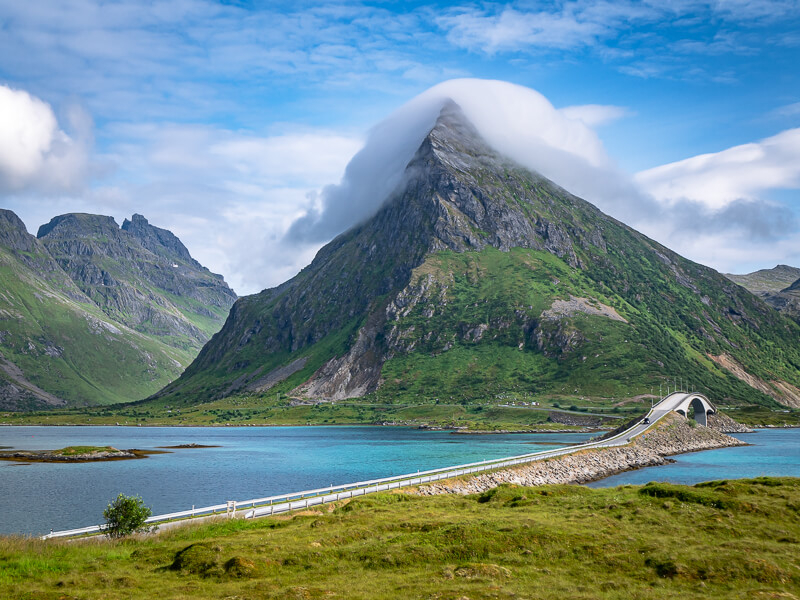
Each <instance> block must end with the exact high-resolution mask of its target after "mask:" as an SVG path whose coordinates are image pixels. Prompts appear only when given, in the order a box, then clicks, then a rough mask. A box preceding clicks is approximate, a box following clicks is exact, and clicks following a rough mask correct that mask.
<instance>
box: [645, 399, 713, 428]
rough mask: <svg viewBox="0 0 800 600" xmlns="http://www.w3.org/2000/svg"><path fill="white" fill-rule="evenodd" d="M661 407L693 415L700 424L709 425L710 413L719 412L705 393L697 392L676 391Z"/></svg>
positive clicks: (684, 414) (685, 414) (686, 415)
mask: <svg viewBox="0 0 800 600" xmlns="http://www.w3.org/2000/svg"><path fill="white" fill-rule="evenodd" d="M659 408H661V409H666V410H669V411H672V412H676V413H679V414H681V415H683V416H684V417H692V418H693V419H694V420H695V421H697V424H698V425H702V426H703V427H707V426H708V415H713V414H715V413H716V412H717V407H716V406H714V405H713V404H711V401H710V400H709V399H708V398H706V397H705V396H704V395H703V394H699V393H697V392H675V393H672V394H670V395H669V396H668V397H667V398H666V399H665V400H664V402H663V403H662V404H660V405H659Z"/></svg>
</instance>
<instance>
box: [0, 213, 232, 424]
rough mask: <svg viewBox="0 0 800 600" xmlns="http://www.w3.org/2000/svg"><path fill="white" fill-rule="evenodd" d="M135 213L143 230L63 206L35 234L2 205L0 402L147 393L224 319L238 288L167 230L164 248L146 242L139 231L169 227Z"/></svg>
mask: <svg viewBox="0 0 800 600" xmlns="http://www.w3.org/2000/svg"><path fill="white" fill-rule="evenodd" d="M137 221H138V226H139V228H140V229H141V230H143V232H144V233H140V234H132V233H128V232H123V233H120V231H121V230H120V229H119V227H117V226H116V224H115V223H114V221H113V219H111V218H110V217H98V216H93V215H64V216H62V217H57V218H56V219H53V221H51V222H50V223H49V224H48V225H47V226H44V227H43V228H42V230H41V231H40V233H41V236H42V239H37V238H36V237H34V236H32V235H30V234H29V233H28V232H27V230H26V228H25V225H24V224H23V223H22V221H21V220H20V219H19V218H18V217H17V215H15V214H14V213H13V212H11V211H8V210H2V209H0V409H5V410H25V409H37V408H46V407H48V406H65V405H78V406H81V405H94V404H110V403H114V402H122V401H130V400H136V399H139V398H142V397H145V396H147V395H149V394H152V393H153V392H154V391H156V390H158V389H160V388H161V387H163V386H164V385H166V384H167V383H168V382H169V381H171V380H172V379H174V378H175V377H177V376H178V375H179V374H180V372H181V371H182V370H183V368H184V367H185V366H186V365H187V364H188V363H189V362H190V361H191V360H192V358H194V356H195V355H196V353H197V348H198V347H199V346H200V345H201V344H202V342H203V340H204V339H207V338H208V336H209V335H210V334H211V333H213V331H214V330H216V329H218V328H219V326H220V325H221V324H222V321H223V318H224V314H225V313H226V312H227V311H225V308H224V307H225V304H226V303H227V304H228V305H230V304H231V303H232V302H233V300H234V299H235V296H234V295H233V292H231V291H230V290H229V289H228V287H227V286H226V285H225V283H224V282H223V281H222V279H221V278H220V277H219V276H215V275H213V274H211V273H208V271H207V270H205V269H203V268H202V267H201V266H200V265H198V264H197V263H195V262H194V261H193V260H192V259H191V257H190V256H188V252H186V253H185V255H183V254H182V251H183V252H185V248H183V245H182V244H180V242H179V241H178V242H177V244H179V246H174V242H176V241H177V238H174V236H172V237H169V236H171V234H169V236H165V235H163V233H162V234H161V235H162V237H163V239H164V240H165V243H164V244H162V246H164V248H165V249H164V250H160V249H159V248H158V247H157V246H153V247H154V250H149V249H147V248H146V247H145V244H143V243H142V242H140V241H139V237H138V236H140V235H141V236H143V237H144V236H146V234H147V232H148V229H147V228H151V229H152V230H155V231H154V232H151V233H152V234H153V235H154V236H157V235H159V232H164V230H159V229H157V228H154V227H152V226H150V225H148V224H147V222H146V221H145V220H144V219H143V218H141V217H139V216H138V215H137V216H134V219H133V222H137ZM166 233H167V234H168V233H169V232H166ZM147 243H151V242H147ZM181 249H183V250H182V251H181ZM54 254H55V256H57V257H58V260H56V258H54ZM181 257H183V258H182V259H181ZM59 263H61V264H59ZM173 264H175V265H177V266H176V267H173V266H172V265H173ZM123 267H124V268H123ZM65 269H66V270H65ZM159 272H161V273H163V276H162V277H161V278H159V277H158V276H157V275H156V274H157V273H159ZM154 281H160V282H161V283H162V285H161V287H158V286H157V285H156V284H155V283H153V282H154ZM159 292H160V295H159ZM137 302H138V304H137ZM121 315H125V316H127V317H132V316H133V315H138V316H139V320H137V319H136V318H129V319H127V320H126V319H123V318H120V316H121ZM134 328H136V329H138V331H137V330H135V329H134Z"/></svg>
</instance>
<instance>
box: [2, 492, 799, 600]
mask: <svg viewBox="0 0 800 600" xmlns="http://www.w3.org/2000/svg"><path fill="white" fill-rule="evenodd" d="M799 544H800V479H790V478H759V479H754V480H738V481H723V482H712V483H708V484H700V485H697V486H693V487H687V486H677V485H670V484H648V485H647V486H643V487H634V486H623V487H620V488H611V489H597V490H595V489H588V488H584V487H579V486H545V487H540V488H522V487H510V486H501V487H500V488H496V489H494V490H491V491H489V492H486V493H484V494H481V495H477V496H468V497H460V496H459V497H455V496H436V497H419V496H414V495H409V494H401V493H398V494H377V495H374V496H370V497H366V498H362V499H358V500H355V501H352V502H350V503H348V504H344V505H340V506H338V507H335V508H334V507H330V509H328V508H327V507H326V509H324V510H322V511H321V512H313V513H305V514H298V515H296V516H294V517H287V518H282V519H261V520H257V521H241V520H237V521H221V522H218V523H214V524H207V525H200V526H190V527H187V528H183V529H178V530H174V531H170V532H165V533H164V534H162V535H158V536H156V537H149V538H145V539H139V540H127V541H121V542H111V541H93V542H72V543H70V542H64V541H61V542H59V541H50V542H43V541H39V540H30V539H22V538H0V597H2V598H8V599H9V600H16V599H38V600H50V599H52V600H56V599H94V598H104V599H110V600H114V599H120V600H121V599H133V600H135V599H140V598H141V599H145V598H146V599H150V598H171V599H188V598H192V599H205V598H209V599H211V598H214V599H222V598H227V599H229V600H233V599H241V600H244V599H262V598H263V599H266V598H441V599H448V598H451V599H460V598H470V599H473V600H474V599H481V598H559V599H561V598H625V599H630V598H665V599H666V598H670V599H671V598H694V597H703V598H765V599H766V598H789V599H790V598H794V597H796V596H797V595H800V552H798V545H799Z"/></svg>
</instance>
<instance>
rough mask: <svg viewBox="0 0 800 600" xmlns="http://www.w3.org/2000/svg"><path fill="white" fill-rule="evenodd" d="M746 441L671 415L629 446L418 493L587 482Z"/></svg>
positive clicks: (444, 484)
mask: <svg viewBox="0 0 800 600" xmlns="http://www.w3.org/2000/svg"><path fill="white" fill-rule="evenodd" d="M746 445H747V443H746V442H742V441H740V440H737V439H736V438H733V437H730V436H728V435H726V434H724V433H722V432H721V431H718V430H716V429H714V428H710V427H701V426H699V425H694V426H693V425H691V424H690V422H689V421H688V420H687V419H686V418H685V417H682V416H681V415H678V414H676V413H673V414H671V415H667V416H666V417H664V418H663V419H662V420H661V421H660V422H659V423H658V424H657V425H656V426H655V427H654V428H652V429H651V430H649V431H647V432H646V433H644V434H642V435H641V436H639V437H638V438H636V439H635V440H634V441H633V442H632V443H630V444H628V445H626V446H617V447H611V448H597V449H591V450H585V451H581V452H576V453H575V454H569V455H566V456H559V457H555V458H549V459H544V460H541V461H536V462H532V463H529V464H526V465H520V466H517V467H513V468H510V469H503V470H499V471H495V472H492V473H483V474H481V475H476V476H474V477H471V478H469V479H450V480H445V481H439V482H436V483H432V484H428V485H424V486H420V487H419V488H418V489H417V490H416V492H415V493H417V494H419V495H422V496H432V495H435V494H461V495H467V494H478V493H482V492H485V491H487V490H489V489H491V488H494V487H497V486H498V485H500V484H503V483H511V484H516V485H522V486H538V485H550V484H565V483H577V484H583V483H589V482H591V481H596V480H598V479H603V478H604V477H608V476H610V475H615V474H616V473H622V472H623V471H630V470H632V469H639V468H642V467H652V466H657V465H663V464H667V463H668V462H671V460H670V459H669V458H667V457H668V456H671V455H674V454H684V453H686V452H697V451H699V450H710V449H713V448H726V447H732V446H746Z"/></svg>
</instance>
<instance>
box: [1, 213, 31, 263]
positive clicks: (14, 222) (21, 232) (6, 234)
mask: <svg viewBox="0 0 800 600" xmlns="http://www.w3.org/2000/svg"><path fill="white" fill-rule="evenodd" d="M0 242H2V245H4V246H6V247H8V248H11V249H12V250H21V251H24V252H29V251H31V250H32V249H33V246H34V241H33V236H32V235H31V234H29V233H28V230H27V229H26V228H25V223H23V222H22V219H20V218H19V217H18V216H17V215H16V213H14V212H13V211H10V210H7V209H4V208H0Z"/></svg>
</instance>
